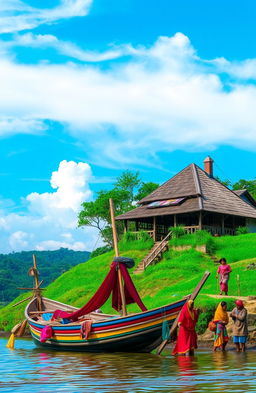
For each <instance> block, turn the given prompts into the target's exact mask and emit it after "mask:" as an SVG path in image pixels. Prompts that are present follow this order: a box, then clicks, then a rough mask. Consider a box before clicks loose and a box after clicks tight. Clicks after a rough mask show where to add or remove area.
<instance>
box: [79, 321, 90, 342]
mask: <svg viewBox="0 0 256 393" xmlns="http://www.w3.org/2000/svg"><path fill="white" fill-rule="evenodd" d="M91 330H92V320H91V319H88V320H87V321H84V322H83V323H82V325H81V329H80V337H81V338H84V339H85V340H87V338H88V337H89V335H90V333H91Z"/></svg>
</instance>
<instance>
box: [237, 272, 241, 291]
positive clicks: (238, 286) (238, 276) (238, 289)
mask: <svg viewBox="0 0 256 393" xmlns="http://www.w3.org/2000/svg"><path fill="white" fill-rule="evenodd" d="M236 280H237V294H238V296H241V290H240V289H241V288H240V275H239V274H237V276H236Z"/></svg>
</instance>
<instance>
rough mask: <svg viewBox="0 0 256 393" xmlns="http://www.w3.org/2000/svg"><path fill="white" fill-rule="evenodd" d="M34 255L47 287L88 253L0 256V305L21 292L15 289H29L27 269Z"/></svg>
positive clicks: (30, 252) (20, 253)
mask: <svg viewBox="0 0 256 393" xmlns="http://www.w3.org/2000/svg"><path fill="white" fill-rule="evenodd" d="M33 254H35V255H36V258H37V263H38V266H39V272H40V278H41V280H43V286H47V285H49V284H50V282H52V281H54V280H55V279H56V278H57V277H58V276H60V275H61V274H62V273H64V272H65V271H67V270H69V269H70V268H71V267H73V266H75V265H77V264H78V263H81V262H84V261H86V260H87V259H89V256H90V253H89V252H88V251H73V250H68V249H67V248H60V249H59V250H55V251H22V252H13V253H10V254H0V304H2V305H4V304H8V303H9V302H10V301H11V300H12V299H13V298H14V297H16V296H18V295H19V294H20V293H22V291H20V290H18V289H17V287H31V277H29V276H28V274H27V272H28V269H29V268H30V267H31V266H32V264H33V259H32V256H33Z"/></svg>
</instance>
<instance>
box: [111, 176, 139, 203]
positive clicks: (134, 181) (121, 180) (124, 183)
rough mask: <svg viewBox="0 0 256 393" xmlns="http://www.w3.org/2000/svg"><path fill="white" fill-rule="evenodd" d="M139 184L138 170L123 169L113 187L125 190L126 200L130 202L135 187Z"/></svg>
mask: <svg viewBox="0 0 256 393" xmlns="http://www.w3.org/2000/svg"><path fill="white" fill-rule="evenodd" d="M140 185H141V179H140V176H139V172H138V171H136V172H132V171H129V170H127V171H124V172H123V173H122V174H121V175H120V176H119V177H118V178H117V180H116V182H115V189H117V190H120V191H126V192H127V193H128V201H127V202H129V203H132V202H133V200H134V192H135V189H136V188H138V187H139V186H140Z"/></svg>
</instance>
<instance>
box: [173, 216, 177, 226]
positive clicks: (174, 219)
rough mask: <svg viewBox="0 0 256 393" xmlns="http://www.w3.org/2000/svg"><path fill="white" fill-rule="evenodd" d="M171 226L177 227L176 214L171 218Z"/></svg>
mask: <svg viewBox="0 0 256 393" xmlns="http://www.w3.org/2000/svg"><path fill="white" fill-rule="evenodd" d="M173 226H174V227H176V226H177V216H176V214H174V216H173Z"/></svg>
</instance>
